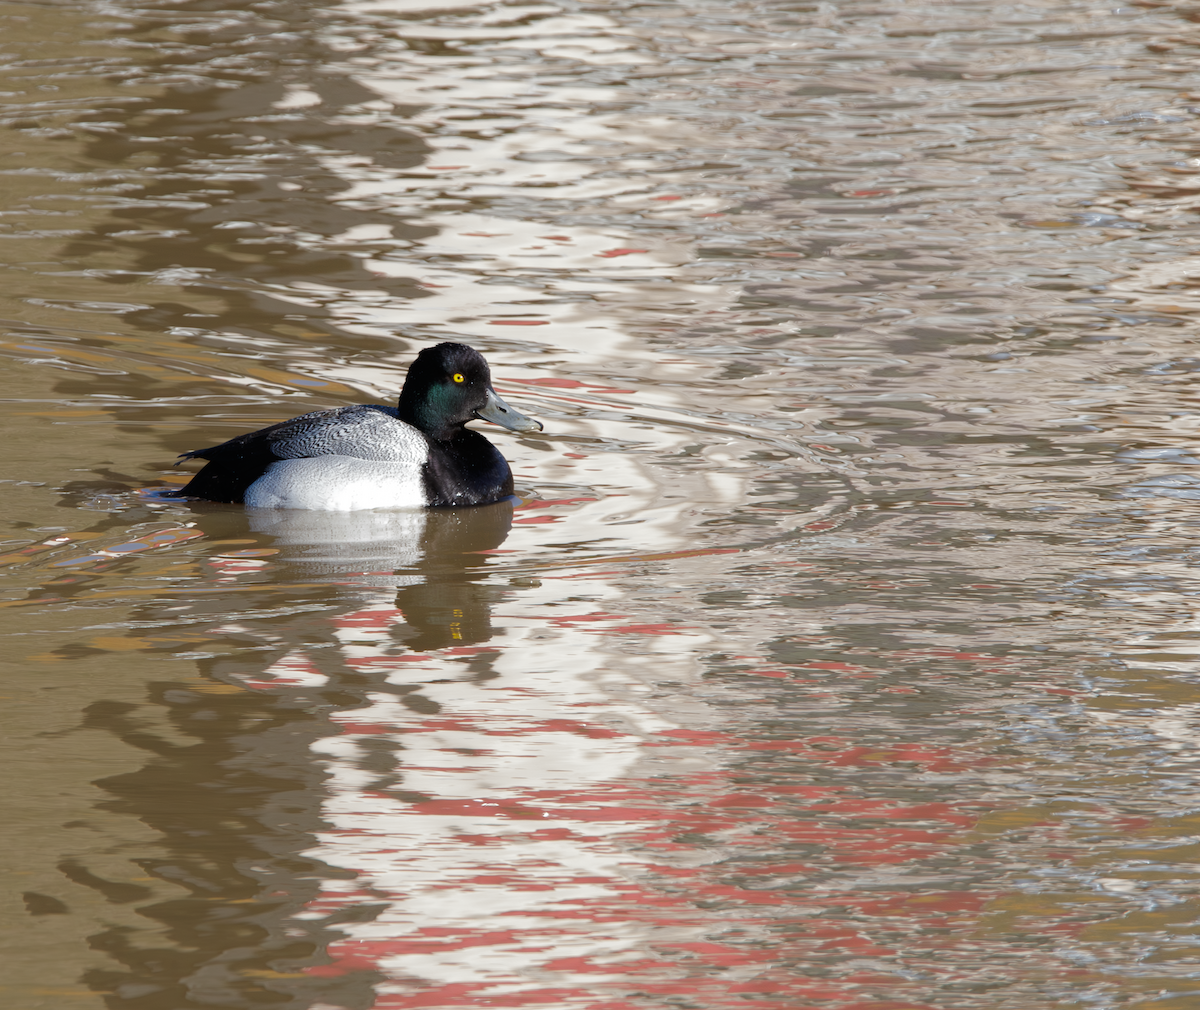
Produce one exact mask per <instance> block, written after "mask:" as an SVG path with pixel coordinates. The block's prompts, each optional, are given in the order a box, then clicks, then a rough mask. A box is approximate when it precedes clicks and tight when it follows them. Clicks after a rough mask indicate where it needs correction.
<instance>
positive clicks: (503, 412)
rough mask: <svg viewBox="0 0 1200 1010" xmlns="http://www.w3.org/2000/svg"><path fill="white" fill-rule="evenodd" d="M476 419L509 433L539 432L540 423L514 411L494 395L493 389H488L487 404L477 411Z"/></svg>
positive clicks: (540, 428)
mask: <svg viewBox="0 0 1200 1010" xmlns="http://www.w3.org/2000/svg"><path fill="white" fill-rule="evenodd" d="M475 416H476V417H481V418H483V419H484V420H485V421H491V422H492V424H498V425H500V427H501V428H507V429H508V430H509V431H541V430H542V422H541V421H535V420H534V419H533V418H532V417H526V416H525V415H524V414H522V413H521V412H520V411H519V410H514V409H513V408H512V407H510V406H509V405H508V404H507V403H505V402H504V401H503V400H501V399H500V397H498V396H497V395H496V391H495V390H494V389H489V390H488V394H487V402H486V403H484V405H483V406H482V407H480V408H479V409H478V410H477V411H475Z"/></svg>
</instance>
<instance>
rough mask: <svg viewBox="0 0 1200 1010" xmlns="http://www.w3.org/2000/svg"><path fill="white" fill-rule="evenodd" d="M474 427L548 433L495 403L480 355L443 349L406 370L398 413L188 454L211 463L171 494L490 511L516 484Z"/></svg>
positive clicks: (306, 421) (287, 504)
mask: <svg viewBox="0 0 1200 1010" xmlns="http://www.w3.org/2000/svg"><path fill="white" fill-rule="evenodd" d="M476 418H482V419H484V420H490V421H495V422H496V423H498V424H501V425H503V426H505V427H507V428H510V429H512V430H514V431H530V430H534V429H538V430H540V429H541V427H542V426H541V424H539V423H538V422H537V421H534V420H532V419H531V418H528V417H526V416H525V415H523V414H521V413H519V412H518V411H516V410H514V409H513V408H512V407H510V406H509V405H508V404H506V403H505V402H504V401H503V400H501V399H500V397H499V396H497V395H496V391H495V390H494V389H492V384H491V373H490V371H489V369H488V366H487V362H486V361H484V359H483V356H482V355H481V354H479V352H478V351H475V350H474V349H473V348H471V347H468V346H466V345H465V344H453V343H444V344H438V345H437V346H436V347H431V348H427V349H426V350H424V351H422V352H421V353H420V354H419V355H418V356H417V360H416V361H414V362H413V364H412V366H411V367H410V368H409V372H408V377H407V378H406V379H405V382H404V389H403V390H402V391H401V394H400V402H399V405H398V406H397V407H388V406H384V405H382V404H354V405H351V406H346V407H336V408H334V409H332V410H318V411H313V412H312V413H309V414H302V415H300V416H299V417H293V418H292V419H291V420H288V421H281V422H280V423H278V424H273V425H271V426H269V427H267V428H262V429H260V430H258V431H252V432H250V433H249V434H246V435H239V436H237V437H236V438H232V439H230V440H229V441H228V442H224V443H222V444H221V445H217V446H213V447H211V448H208V449H197V450H194V451H192V452H187V453H184V454H183V455H184V457H185V458H191V459H204V460H207V461H208V462H207V465H206V466H205V467H204V468H203V469H202V470H201V471H200V472H199V473H197V474H196V476H195V477H193V478H192V480H191V482H190V483H189V484H188V485H187V486H186V487H184V488H183V489H182V490H180V491H177V492H171V494H172V496H174V497H194V498H203V499H206V500H208V501H218V502H242V503H245V504H246V505H250V506H252V507H255V508H273V509H320V510H325V511H333V512H351V511H357V510H359V509H377V508H421V507H429V506H455V505H484V504H487V503H489V502H494V501H499V500H501V499H502V498H507V497H509V496H510V495H511V494H512V493H513V481H512V471H511V469H510V468H509V465H508V462H507V461H506V460H505V459H504V457H503V456H502V455H501V454H500V452H499V451H498V450H497V449H496V447H495V446H494V445H492V443H491V442H489V441H488V440H487V439H486V438H485V437H484V436H483V435H481V434H480V433H479V432H477V431H472V430H471V429H469V428H467V427H466V424H467V422H468V421H471V420H474V419H476Z"/></svg>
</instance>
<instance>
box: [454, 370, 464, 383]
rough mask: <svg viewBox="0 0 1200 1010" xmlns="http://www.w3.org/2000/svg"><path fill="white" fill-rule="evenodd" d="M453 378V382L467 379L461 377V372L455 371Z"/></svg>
mask: <svg viewBox="0 0 1200 1010" xmlns="http://www.w3.org/2000/svg"><path fill="white" fill-rule="evenodd" d="M453 378H454V381H455V382H466V381H467V380H466V379H464V378H463V377H462V373H461V372H455V373H454V376H453Z"/></svg>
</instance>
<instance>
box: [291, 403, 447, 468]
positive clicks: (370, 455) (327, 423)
mask: <svg viewBox="0 0 1200 1010" xmlns="http://www.w3.org/2000/svg"><path fill="white" fill-rule="evenodd" d="M397 414H398V411H397V410H396V408H395V407H384V406H378V405H375V404H354V405H352V406H349V407H337V408H335V409H333V410H318V411H314V412H313V413H311V414H301V415H300V416H299V417H295V418H292V420H291V421H288V422H287V423H286V424H284V425H282V426H281V427H279V428H276V429H275V430H274V431H272V432H271V434H270V435H269V436H268V439H269V441H270V445H271V451H272V452H273V453H274V454H275V455H276V456H278V457H279V458H280V459H303V458H305V457H309V456H352V457H354V458H355V459H373V460H386V461H390V462H397V463H417V464H421V463H424V462H425V460H426V458H427V457H428V455H429V448H428V443H427V442H426V440H425V436H424V435H422V434H421V432H419V431H417V429H416V428H414V427H412V426H411V425H409V424H406V423H405V422H404V421H401V420H400V419H399V417H398V416H397Z"/></svg>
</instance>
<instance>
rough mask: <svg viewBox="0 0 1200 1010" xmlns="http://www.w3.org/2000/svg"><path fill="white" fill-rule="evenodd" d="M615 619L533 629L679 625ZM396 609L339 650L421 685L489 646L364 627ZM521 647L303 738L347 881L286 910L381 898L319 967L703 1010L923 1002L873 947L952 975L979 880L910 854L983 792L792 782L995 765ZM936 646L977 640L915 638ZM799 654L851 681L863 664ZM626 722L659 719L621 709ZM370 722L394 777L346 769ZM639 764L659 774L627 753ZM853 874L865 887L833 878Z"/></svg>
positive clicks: (455, 1002)
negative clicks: (915, 795)
mask: <svg viewBox="0 0 1200 1010" xmlns="http://www.w3.org/2000/svg"><path fill="white" fill-rule="evenodd" d="M621 620H622V617H621V615H617V614H610V613H605V612H586V611H583V612H579V613H576V614H573V615H565V616H563V617H555V618H553V619H547V620H544V621H543V622H542V623H543V625H544V626H545V627H548V628H551V627H557V628H559V629H562V633H563V634H564V635H567V636H575V635H583V634H594V633H596V632H604V633H608V632H612V631H624V632H626V633H627V632H630V631H635V632H639V633H642V634H650V635H663V634H666V635H686V634H689V633H691V631H690V629H688V628H686V627H683V626H680V625H670V624H662V625H657V624H655V625H650V624H625V625H621V624H619V623H617V622H620V621H621ZM402 621H403V615H402V614H401V613H400V612H399V611H397V610H395V609H394V608H393V607H390V606H387V605H381V606H377V607H370V608H365V609H363V610H362V611H359V612H356V613H352V614H348V615H346V616H345V617H343V618H341V619H340V620H339V621H338V622H337V623H338V624H339V625H340V626H341V627H342V628H344V629H346V630H347V632H353V633H355V636H356V637H355V641H354V644H353V646H350V645H347V646H346V648H345V650H344V657H343V658H344V661H345V662H346V664H347V665H349V666H351V667H356V668H358V669H360V670H368V669H369V670H371V671H372V673H373V675H375V676H379V675H380V674H386V676H387V678H388V680H389V681H391V682H393V683H394V682H397V681H399V680H403V681H405V682H408V683H412V684H414V685H426V686H425V687H423V688H422V690H425V691H433V690H435V688H433V687H430V686H428V685H439V684H442V685H446V684H450V681H449V680H448V679H446V677H445V675H446V674H447V673H448V672H450V671H452V670H454V669H457V668H456V667H454V666H452V665H451V664H452V663H454V662H455V661H456V660H460V659H463V658H471V659H479V658H481V657H484V656H487V655H491V656H493V657H494V656H495V655H496V653H497V649H496V647H495V646H494V645H493V644H489V645H488V646H487V647H479V646H466V647H460V648H455V649H448V650H444V651H439V652H437V653H434V654H430V655H409V654H404V653H403V652H402V651H391V650H392V649H393V646H391V645H389V644H388V643H387V641H386V640H385V639H383V638H380V639H379V640H378V642H377V644H375V645H372V644H370V642H369V641H364V639H362V638H361V637H357V636H361V635H362V634H364V633H365V634H367V635H372V634H376V635H377V634H378V633H379V631H380V630H381V629H386V628H389V627H391V626H392V625H393V624H398V623H400V622H402ZM564 643H565V644H564ZM532 644H533V643H525V648H524V649H522V650H514V651H513V652H512V653H510V654H509V660H510V661H509V662H508V665H505V658H504V657H503V656H501V658H500V659H499V660H497V661H496V668H495V670H494V671H493V673H494V676H493V677H492V678H491V679H489V680H487V681H485V682H483V684H482V685H480V684H476V685H468V684H466V683H465V682H460V683H456V684H452V685H451V687H448V688H445V689H444V693H443V694H442V695H438V697H439V698H441V699H442V704H443V710H442V711H438V712H432V713H428V714H422V713H420V712H418V711H414V710H412V709H411V708H406V707H404V706H402V705H399V704H396V703H395V700H394V698H393V697H392V696H390V695H383V694H381V695H380V696H379V698H378V700H377V701H376V702H375V703H374V704H372V705H371V706H370V707H369V708H367V709H364V710H357V711H354V712H347V713H344V714H342V715H341V716H339V717H337V721H338V722H339V723H340V726H341V728H342V734H341V735H340V736H337V737H333V738H330V739H328V740H326V741H323V742H322V743H321V744H320V745H318V750H319V751H320V752H321V753H323V754H324V755H326V756H327V758H328V761H329V768H330V774H331V780H330V795H329V801H328V803H327V806H326V811H325V813H326V818H327V820H328V822H329V823H330V825H331V826H332V827H331V830H330V831H329V832H327V833H326V834H325V835H324V836H323V837H322V844H321V845H320V847H319V848H318V849H317V850H316V851H315V853H314V854H318V855H319V856H320V857H321V858H322V859H324V860H325V861H327V862H329V863H332V864H334V865H337V866H339V867H341V868H343V869H347V870H351V871H353V872H354V874H355V875H356V879H354V880H343V879H330V880H328V881H326V882H325V883H324V890H323V893H322V894H321V896H320V897H319V899H317V901H315V902H314V903H312V904H311V905H310V906H309V907H308V909H307V910H306V912H305V913H304V914H303V915H302V916H301V917H302V918H303V917H315V916H316V915H317V914H318V913H319V914H320V916H321V917H324V916H325V915H328V914H330V913H331V912H336V911H339V910H347V909H350V908H353V907H354V906H356V905H360V904H364V903H367V904H380V903H383V904H385V905H386V908H385V910H384V911H383V912H382V914H380V915H379V916H378V918H376V919H375V920H374V921H372V922H344V923H342V924H340V925H339V926H338V927H337V928H339V929H342V930H344V931H345V932H346V934H347V935H346V936H345V938H344V939H341V940H337V941H335V942H333V943H332V944H330V945H329V947H328V949H327V954H328V957H329V959H330V960H329V963H328V964H323V965H317V966H314V967H311V968H309V969H307V970H308V972H309V973H310V974H311V975H313V976H317V977H329V978H335V977H340V976H345V975H350V974H355V973H361V972H364V971H370V972H373V973H377V977H378V978H380V979H381V981H379V982H377V983H376V993H377V995H376V1000H375V1003H374V1008H375V1010H409V1008H420V1007H459V1006H464V1007H465V1006H485V1005H486V1006H509V1007H520V1006H544V1005H555V1006H580V1007H588V1008H589V1010H591V1008H597V1007H608V1008H630V1010H632V1008H635V1007H645V1006H647V1005H648V1001H649V1003H650V1004H654V1005H657V1004H658V1002H659V1001H661V1000H663V999H669V998H673V997H686V998H688V999H689V1000H693V1001H696V1002H697V1003H698V1004H699V1005H702V1006H704V1007H706V1008H710V1007H711V1008H718V1010H719V1008H724V1007H744V1006H745V1005H746V1004H745V1000H746V998H747V997H750V996H753V995H755V994H762V995H769V996H771V997H772V998H773V999H776V1000H783V1001H785V1004H786V1005H788V1006H795V1007H797V1008H799V1007H808V1006H811V1005H814V1004H816V1003H820V1005H821V1006H823V1007H832V1008H836V1010H854V1008H865V1007H867V1006H870V1007H871V1008H872V1010H880V1008H891V1010H902V1008H903V1010H925V1008H926V1007H928V1006H929V1004H927V1003H923V1002H919V1001H918V1002H912V1001H908V1002H906V1001H905V1000H904V999H903V998H901V997H902V996H903V993H904V991H905V990H906V989H908V990H911V991H913V992H914V994H916V993H924V992H927V991H928V988H927V985H928V983H927V982H925V981H913V980H912V979H911V978H905V977H903V976H902V975H900V974H897V973H895V972H893V971H891V970H889V966H890V965H891V964H892V963H894V961H895V959H896V957H897V956H898V955H899V954H901V953H902V954H903V959H904V963H905V964H906V965H911V964H912V963H913V962H914V961H915V962H920V963H921V965H922V970H924V971H926V972H928V971H934V972H937V971H940V970H942V969H941V968H940V967H939V958H940V956H941V954H942V953H943V952H944V951H946V950H947V949H951V948H954V947H955V946H956V945H959V944H964V943H966V944H971V943H973V942H974V941H973V940H972V939H971V938H972V936H973V934H974V933H975V931H976V930H977V929H978V926H979V914H980V912H981V910H982V909H984V908H985V906H986V905H987V903H988V902H989V901H990V900H992V898H993V897H994V895H993V893H992V892H991V891H987V890H977V891H963V890H956V889H946V890H939V889H938V888H937V887H936V886H930V885H924V886H917V887H914V885H913V884H912V883H911V882H909V881H906V880H905V878H904V876H903V874H904V872H907V870H906V869H905V868H908V867H914V866H916V865H917V864H919V863H926V862H927V861H928V860H930V859H931V858H933V859H938V858H940V857H943V856H945V855H949V854H952V853H953V852H954V851H955V850H956V849H957V848H959V847H961V846H963V845H965V844H968V843H970V842H971V841H972V837H971V834H970V829H971V828H972V827H973V826H974V825H975V823H976V822H977V818H978V816H979V813H980V812H981V811H980V810H979V808H978V806H974V807H972V806H971V805H970V804H967V803H962V804H958V803H953V802H929V803H917V804H914V803H912V802H907V803H906V802H902V801H900V800H898V799H892V798H888V797H886V796H880V795H865V796H864V795H856V794H852V792H851V790H850V787H848V786H839V785H820V784H814V783H812V782H810V781H808V779H809V778H810V777H811V773H812V772H813V771H814V769H818V768H822V767H824V768H829V769H833V768H839V767H861V768H864V769H866V768H885V767H890V766H899V767H902V768H904V769H905V770H907V771H908V772H911V773H913V774H920V773H922V772H950V771H956V770H962V769H967V768H976V767H979V766H981V765H983V764H985V763H986V761H984V760H981V759H980V758H979V757H978V756H975V755H971V754H968V753H966V752H964V751H962V750H960V749H958V748H952V747H948V746H923V745H919V744H913V743H910V742H898V743H896V744H895V745H889V746H879V747H874V748H872V747H866V746H862V745H859V744H856V743H855V742H854V741H852V740H850V739H846V738H841V737H834V736H819V735H814V736H810V737H807V738H804V739H794V740H793V739H756V738H746V737H742V736H739V735H738V734H737V733H731V732H723V731H721V730H713V729H694V728H689V727H687V726H684V725H679V724H674V725H672V724H670V723H669V722H665V721H664V720H663V719H662V718H660V717H654V718H651V717H650V716H651V714H650V713H649V711H648V710H644V711H643V710H640V709H639V706H638V703H637V702H629V701H618V700H616V699H615V698H614V697H613V696H611V695H605V694H604V693H602V692H599V691H597V690H596V689H595V688H594V687H592V686H589V684H588V683H587V682H586V681H584V680H579V679H573V678H572V676H571V673H570V665H571V664H570V657H571V656H572V655H583V654H584V650H580V651H579V652H578V653H573V652H572V650H571V649H570V648H569V644H570V642H569V640H568V639H560V640H559V642H558V644H557V645H556V647H555V648H554V649H552V650H550V652H551V654H550V655H548V656H546V657H542V658H541V659H539V658H538V656H537V655H536V653H535V652H532V651H529V646H530V645H532ZM934 652H937V653H938V654H939V655H946V656H950V655H953V656H962V657H965V656H972V655H974V654H967V653H952V652H950V651H948V650H941V651H939V650H924V651H920V650H914V651H913V653H912V656H916V655H918V653H919V654H920V655H921V656H930V655H932V654H933V653H934ZM591 654H592V655H594V654H595V650H594V647H593V650H592V653H591ZM910 658H911V657H910ZM975 658H976V659H978V660H979V661H981V665H986V664H987V663H989V662H992V663H994V662H996V661H995V660H994V659H992V658H991V657H987V656H978V657H975ZM298 662H299V661H298V660H296V659H293V660H291V666H292V668H293V669H295V668H297V665H298ZM539 664H541V665H540V666H539ZM814 665H815V666H819V667H821V668H822V669H830V670H836V671H838V672H840V673H842V674H843V675H845V674H847V673H854V672H859V671H861V670H863V669H864V668H861V667H857V666H854V665H852V664H847V663H836V662H835V663H822V664H814ZM542 669H544V670H546V671H550V672H553V673H554V674H555V676H556V680H555V682H554V687H553V689H550V690H548V689H547V688H546V686H545V685H543V684H541V683H539V682H538V681H537V679H536V677H535V678H534V679H533V680H527V679H525V678H526V677H527V675H530V674H537V673H538V672H539V670H542ZM587 672H589V673H590V671H587ZM751 672H752V673H758V674H759V675H762V676H767V677H776V676H790V675H791V674H790V673H789V672H788V671H786V670H761V671H751ZM256 686H257V685H256ZM405 697H408V696H405ZM447 698H453V700H454V704H455V705H456V708H455V709H454V710H450V709H448V708H446V707H445V699H447ZM638 719H640V720H641V722H642V724H643V725H645V724H647V723H654V722H655V720H656V719H657V724H656V725H652V726H650V728H649V729H643V730H641V731H633V730H628V729H623V728H621V727H622V726H628V725H630V724H631V722H635V723H636V721H637V720H638ZM371 738H373V739H375V740H378V739H380V738H384V739H385V740H390V741H392V742H394V743H395V745H396V758H397V771H398V772H399V773H400V775H401V776H402V782H401V783H400V785H399V786H395V787H392V786H386V785H385V786H383V787H381V788H376V787H374V786H373V785H371V782H370V780H371V778H372V776H370V775H367V774H364V772H363V771H361V770H360V769H359V768H358V766H357V763H356V760H355V759H356V756H357V755H358V754H359V753H360V751H359V746H358V745H359V742H360V741H364V742H365V741H366V740H368V739H371ZM374 751H375V753H378V748H377V747H376V748H374ZM755 755H763V756H764V757H766V756H767V755H771V757H770V758H768V760H770V761H771V762H773V763H772V765H771V767H772V772H771V775H770V776H769V778H767V779H763V780H761V781H757V782H754V783H753V784H751V783H748V782H746V781H744V772H739V771H738V770H737V769H738V768H739V767H741V766H742V765H743V763H744V761H745V760H746V759H751V758H753V757H754V756H755ZM646 760H651V761H652V764H653V767H654V769H655V770H656V771H655V774H654V775H653V776H651V777H647V776H646V775H645V774H641V773H639V772H638V771H637V768H638V767H639V766H640V765H639V762H642V761H646ZM396 790H398V791H396ZM831 867H833V868H836V870H837V871H838V874H839V876H837V877H836V878H835V879H832V880H831V878H830V868H831ZM855 874H859V875H862V874H865V875H867V878H868V879H870V880H871V881H872V883H871V885H870V886H868V887H859V886H854V885H853V884H851V883H844V882H839V881H842V880H843V879H844V878H846V877H847V876H849V877H850V878H853V877H854V875H855ZM872 875H873V876H872ZM831 959H832V960H831ZM847 959H850V961H852V962H853V963H852V964H848V965H847V967H846V968H845V969H842V970H840V971H839V970H835V969H836V966H837V965H839V964H843V963H846V962H847ZM1059 970H1060V971H1061V968H1060V969H1059ZM818 976H826V977H818Z"/></svg>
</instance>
